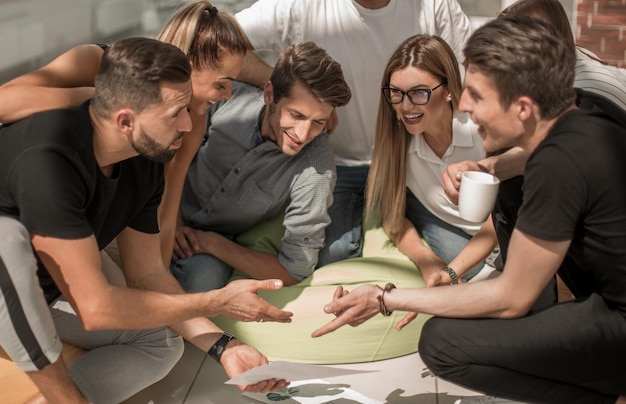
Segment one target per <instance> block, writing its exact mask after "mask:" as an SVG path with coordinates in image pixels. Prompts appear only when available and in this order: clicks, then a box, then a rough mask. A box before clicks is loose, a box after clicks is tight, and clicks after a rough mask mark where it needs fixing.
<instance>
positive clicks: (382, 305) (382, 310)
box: [377, 282, 396, 316]
mask: <svg viewBox="0 0 626 404" xmlns="http://www.w3.org/2000/svg"><path fill="white" fill-rule="evenodd" d="M379 288H380V289H382V288H381V287H380V286H379ZM395 288H396V285H394V284H393V283H391V282H390V283H388V284H386V285H385V288H384V289H382V291H383V293H381V294H380V296H378V297H377V299H378V303H379V305H380V314H382V315H383V316H390V315H391V313H393V311H389V310H387V306H385V292H389V291H391V290H392V289H395Z"/></svg>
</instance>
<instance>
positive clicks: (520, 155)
mask: <svg viewBox="0 0 626 404" xmlns="http://www.w3.org/2000/svg"><path fill="white" fill-rule="evenodd" d="M528 156H529V154H528V153H527V152H525V151H524V150H522V149H520V148H519V147H514V148H512V149H510V150H507V151H506V152H504V153H502V154H498V155H495V156H490V157H486V158H484V159H482V160H480V161H479V162H478V164H480V165H481V166H483V167H485V169H486V170H487V172H489V173H490V174H492V175H495V176H496V177H498V178H499V179H500V181H505V180H508V179H511V178H513V177H516V176H518V175H523V174H524V167H525V166H526V161H527V160H528Z"/></svg>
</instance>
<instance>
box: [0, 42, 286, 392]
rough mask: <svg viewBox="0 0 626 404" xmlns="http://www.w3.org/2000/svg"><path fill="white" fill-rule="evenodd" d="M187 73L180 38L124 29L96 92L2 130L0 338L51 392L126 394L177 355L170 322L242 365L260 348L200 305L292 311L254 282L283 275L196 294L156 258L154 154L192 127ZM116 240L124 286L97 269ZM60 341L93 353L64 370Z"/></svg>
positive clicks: (169, 148)
mask: <svg viewBox="0 0 626 404" xmlns="http://www.w3.org/2000/svg"><path fill="white" fill-rule="evenodd" d="M190 74H191V68H190V65H189V62H188V60H187V58H186V56H185V55H184V54H183V53H182V52H181V51H180V50H179V49H178V48H176V47H175V46H173V45H169V44H165V43H162V42H159V41H156V40H153V39H147V38H130V39H124V40H121V41H119V42H117V43H115V44H113V45H112V46H111V47H110V48H109V49H107V51H106V52H105V54H104V56H103V60H102V66H101V68H100V71H99V73H98V75H97V77H96V83H95V94H94V98H93V99H92V100H91V101H88V102H86V103H84V104H83V105H81V106H80V107H78V108H74V109H67V110H54V111H48V112H42V113H39V114H35V115H33V116H32V117H29V118H26V119H24V120H22V121H18V122H16V123H13V124H10V125H6V126H4V127H2V128H1V129H0V287H1V292H2V293H1V294H0V344H1V345H2V348H3V349H4V350H5V351H6V352H7V353H8V354H9V356H10V357H11V358H12V359H13V360H14V361H15V362H16V363H17V364H18V366H20V368H21V369H23V370H24V371H25V372H27V374H28V375H29V376H30V377H31V379H32V380H33V381H34V382H35V384H36V385H37V387H38V388H39V390H40V391H41V393H42V394H43V395H44V397H45V398H46V399H47V400H48V401H51V402H72V403H74V402H76V403H80V402H87V400H88V401H91V402H121V401H123V400H125V399H126V398H128V397H130V396H132V395H133V394H135V393H136V392H137V391H139V390H141V389H143V388H145V387H146V386H148V385H150V384H152V383H154V382H155V381H157V380H159V379H161V378H162V377H164V376H165V375H166V374H167V373H168V372H169V370H170V369H171V368H172V367H173V366H174V364H175V363H176V362H177V361H178V359H179V358H180V356H181V354H182V349H183V344H182V340H181V338H180V336H178V334H177V333H179V334H180V335H182V336H183V337H185V338H186V339H188V340H189V341H191V342H192V343H193V344H195V345H196V346H197V347H198V348H200V349H202V350H205V351H208V352H209V354H210V355H211V356H213V357H214V358H216V359H217V360H219V361H221V363H222V364H224V366H225V369H226V371H227V373H229V374H231V375H233V374H237V373H240V372H242V371H245V370H247V369H249V368H251V367H254V366H258V365H260V364H264V363H267V359H266V358H265V357H264V356H263V355H262V354H261V353H260V352H258V351H257V350H255V349H254V348H252V347H250V346H247V345H245V344H242V343H240V342H239V341H237V340H236V339H233V338H232V336H230V335H228V334H224V333H223V332H222V331H221V330H220V329H219V328H218V327H217V326H215V325H214V324H213V323H211V322H210V321H209V320H207V317H210V316H214V315H217V314H225V315H229V316H233V317H235V318H238V319H242V320H258V319H264V320H267V321H270V320H273V321H283V322H287V321H289V319H290V316H291V314H290V313H287V312H284V311H282V310H279V309H277V308H275V307H272V306H270V305H269V304H267V302H265V301H263V300H262V299H260V298H259V297H258V295H257V294H256V292H257V291H258V290H260V289H276V288H277V287H280V285H279V284H277V283H275V282H273V281H272V280H268V281H245V282H244V283H238V284H235V285H233V286H229V287H226V288H224V289H222V290H220V291H215V292H208V293H198V294H193V295H191V294H184V292H183V290H182V288H181V287H180V285H179V284H178V283H177V282H176V280H175V279H174V278H173V277H172V276H171V274H170V273H169V271H168V270H167V269H166V268H165V267H164V265H163V262H162V259H161V256H162V255H161V251H160V241H159V236H158V231H159V229H158V224H157V207H158V205H159V202H160V200H161V194H162V191H163V163H164V162H166V161H169V160H170V159H171V158H172V157H173V155H174V153H175V152H176V150H177V149H178V148H180V146H181V144H182V137H183V133H184V132H188V131H189V130H190V129H191V118H190V116H189V112H188V110H187V108H188V104H189V101H190V98H191V81H190ZM114 238H116V239H117V242H118V246H119V250H120V255H121V262H122V267H123V268H122V270H123V272H124V277H125V282H126V283H127V284H128V287H118V286H114V285H112V284H111V283H109V282H108V281H107V279H106V277H105V276H104V274H103V271H102V263H101V262H100V256H99V253H98V252H99V249H101V248H103V247H104V246H106V245H107V244H108V243H110V242H111V241H112V240H113V239H114ZM33 250H34V254H33ZM36 273H37V276H36V275H35V274H36ZM42 289H43V290H42ZM61 341H65V342H69V343H73V344H75V345H78V346H80V347H83V348H85V349H88V350H89V351H88V352H87V353H86V354H85V355H83V356H81V357H80V358H79V359H77V360H75V361H74V362H72V363H71V364H70V365H69V366H68V367H67V369H66V367H65V364H64V363H63V360H62V358H61V357H60V353H61V348H62V344H61ZM283 385H284V381H278V382H277V381H270V382H269V383H267V382H261V383H259V384H257V385H253V386H248V387H247V389H249V390H253V391H262V390H271V389H275V388H279V387H282V386H283Z"/></svg>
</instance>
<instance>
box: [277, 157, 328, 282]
mask: <svg viewBox="0 0 626 404" xmlns="http://www.w3.org/2000/svg"><path fill="white" fill-rule="evenodd" d="M335 182H336V172H335V168H334V166H333V167H322V168H320V167H317V168H316V167H309V168H306V169H305V170H304V171H303V172H302V173H301V174H300V175H298V176H297V177H295V178H294V182H293V184H292V187H291V201H290V203H289V206H288V207H287V210H286V211H285V219H284V222H283V225H284V227H285V234H284V236H283V239H282V244H281V251H280V253H279V255H278V260H279V262H280V263H281V265H283V266H284V267H285V268H286V269H287V270H288V271H289V273H290V274H291V276H293V277H294V278H296V279H298V280H302V279H304V278H307V277H308V276H310V275H311V274H312V273H313V271H314V270H315V266H316V265H317V261H318V255H319V251H320V249H321V248H322V247H323V246H324V237H325V233H326V227H328V225H329V224H330V216H329V214H328V208H329V207H330V205H331V204H332V202H333V190H334V188H335Z"/></svg>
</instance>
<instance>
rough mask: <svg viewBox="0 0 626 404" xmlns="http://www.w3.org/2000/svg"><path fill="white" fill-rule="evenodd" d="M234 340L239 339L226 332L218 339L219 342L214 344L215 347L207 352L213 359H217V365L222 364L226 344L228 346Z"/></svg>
mask: <svg viewBox="0 0 626 404" xmlns="http://www.w3.org/2000/svg"><path fill="white" fill-rule="evenodd" d="M234 339H237V338H235V337H234V336H232V335H230V334H229V333H227V332H225V333H224V334H222V336H221V337H220V339H218V340H217V342H215V344H213V346H212V347H211V348H210V349H209V352H207V353H208V355H209V356H210V357H211V358H213V359H215V360H216V361H217V363H221V360H222V354H223V353H224V350H225V349H226V344H228V343H229V342H230V341H232V340H234Z"/></svg>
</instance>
